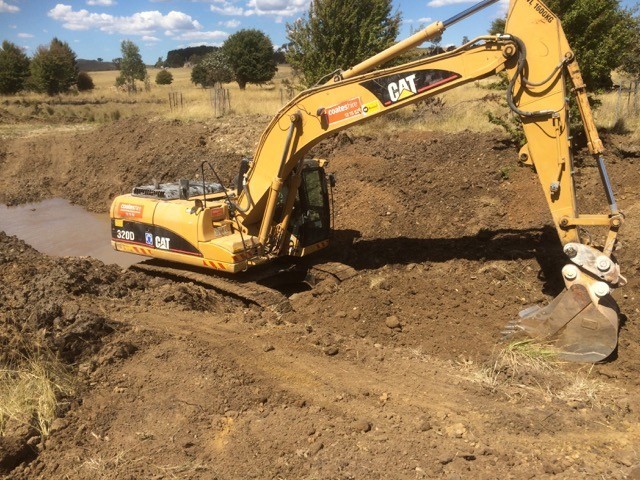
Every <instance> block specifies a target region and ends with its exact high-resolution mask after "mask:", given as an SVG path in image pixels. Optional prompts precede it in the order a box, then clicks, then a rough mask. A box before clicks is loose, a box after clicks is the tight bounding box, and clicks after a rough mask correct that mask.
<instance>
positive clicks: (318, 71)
mask: <svg viewBox="0 0 640 480" xmlns="http://www.w3.org/2000/svg"><path fill="white" fill-rule="evenodd" d="M392 9H393V5H392V0H314V1H313V2H311V5H310V6H309V11H308V13H307V14H306V16H305V17H303V18H301V19H298V20H296V21H295V22H293V23H292V24H287V38H288V39H289V48H288V51H287V60H288V61H289V63H290V64H291V65H292V66H293V68H294V71H295V72H296V73H297V74H298V75H299V76H300V77H301V80H302V82H303V83H304V84H306V85H307V86H311V85H313V84H314V83H316V82H317V81H318V80H320V79H321V78H322V77H324V76H325V75H327V74H330V73H331V72H333V71H335V70H338V69H346V68H348V67H351V66H353V65H355V64H357V63H360V62H361V61H363V60H365V59H366V58H368V57H370V56H372V55H374V54H376V53H378V52H380V51H382V50H384V49H386V48H388V47H389V46H391V45H392V44H393V43H394V42H395V39H396V37H397V36H398V32H399V29H400V22H401V17H400V14H399V13H397V12H396V13H393V12H392Z"/></svg>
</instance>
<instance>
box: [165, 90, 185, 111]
mask: <svg viewBox="0 0 640 480" xmlns="http://www.w3.org/2000/svg"><path fill="white" fill-rule="evenodd" d="M183 108H184V101H183V99H182V92H169V109H170V110H171V111H172V112H173V111H174V110H182V109H183Z"/></svg>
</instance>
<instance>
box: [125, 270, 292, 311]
mask: <svg viewBox="0 0 640 480" xmlns="http://www.w3.org/2000/svg"><path fill="white" fill-rule="evenodd" d="M175 265H176V264H175V263H171V262H165V261H161V260H157V259H152V260H146V261H144V262H141V263H137V264H135V265H132V266H131V267H129V268H130V269H131V270H134V271H139V272H142V273H146V274H150V275H154V276H160V277H164V278H169V279H171V280H176V281H183V282H193V283H195V284H198V285H202V286H203V287H205V288H209V289H212V290H215V291H216V292H219V293H221V294H223V295H228V296H231V297H235V298H238V299H240V300H242V301H244V302H246V303H250V304H255V305H258V306H260V307H263V308H268V309H270V310H272V311H274V312H276V313H278V314H283V313H287V312H290V311H291V310H292V308H291V304H290V303H289V299H288V298H287V297H286V295H284V294H282V293H281V292H279V291H278V290H274V289H272V288H269V287H265V286H263V285H260V284H259V283H256V282H255V281H252V279H243V280H244V281H242V280H236V279H235V278H234V279H232V278H229V277H226V276H222V275H219V274H212V273H211V272H210V271H209V270H206V269H200V268H197V267H188V266H185V265H180V266H178V267H176V266H175Z"/></svg>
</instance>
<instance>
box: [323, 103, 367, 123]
mask: <svg viewBox="0 0 640 480" xmlns="http://www.w3.org/2000/svg"><path fill="white" fill-rule="evenodd" d="M326 115H327V121H328V123H329V125H331V124H332V123H338V122H343V121H345V120H349V119H350V118H353V117H357V116H360V115H362V101H361V100H360V99H359V98H357V97H356V98H352V99H351V100H347V101H344V102H342V103H339V104H338V105H334V106H333V107H329V108H327V110H326Z"/></svg>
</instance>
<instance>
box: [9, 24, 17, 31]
mask: <svg viewBox="0 0 640 480" xmlns="http://www.w3.org/2000/svg"><path fill="white" fill-rule="evenodd" d="M9 28H11V29H12V30H15V29H16V28H18V26H17V25H9Z"/></svg>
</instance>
